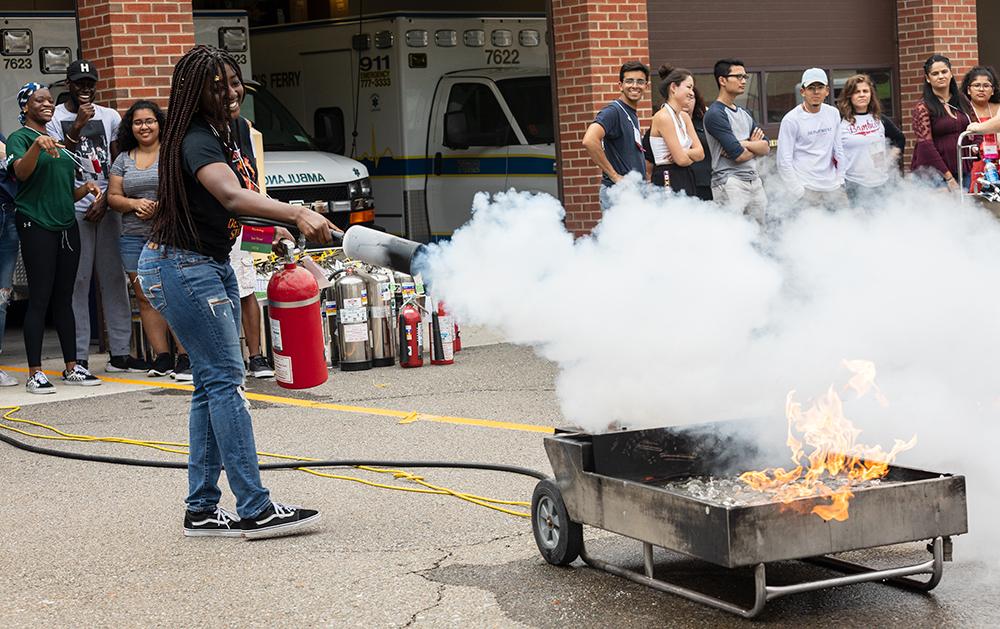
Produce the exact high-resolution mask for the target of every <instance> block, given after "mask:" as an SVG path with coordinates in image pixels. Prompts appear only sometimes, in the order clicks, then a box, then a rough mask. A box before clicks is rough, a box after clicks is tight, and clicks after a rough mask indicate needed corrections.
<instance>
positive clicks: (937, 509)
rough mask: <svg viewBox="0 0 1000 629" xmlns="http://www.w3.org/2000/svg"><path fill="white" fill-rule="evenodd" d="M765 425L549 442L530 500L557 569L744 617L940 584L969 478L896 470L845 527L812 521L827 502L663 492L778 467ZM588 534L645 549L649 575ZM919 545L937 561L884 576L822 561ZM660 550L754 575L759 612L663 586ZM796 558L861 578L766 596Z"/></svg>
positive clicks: (863, 496) (857, 494) (865, 494)
mask: <svg viewBox="0 0 1000 629" xmlns="http://www.w3.org/2000/svg"><path fill="white" fill-rule="evenodd" d="M769 424H770V425H771V426H773V425H774V423H773V422H769ZM764 426H765V424H755V423H754V422H714V423H710V424H700V425H695V426H687V427H675V428H656V429H651V430H636V431H622V432H614V433H608V434H603V435H590V434H585V433H562V434H557V435H555V436H552V437H547V438H546V439H545V449H546V452H547V454H548V456H549V461H550V462H551V464H552V469H553V471H554V473H555V478H554V480H553V481H542V482H541V483H539V486H538V487H537V488H536V490H535V496H534V497H533V500H532V524H533V528H534V531H535V537H536V541H537V542H538V544H539V549H540V550H541V551H542V554H543V556H545V558H546V559H547V560H549V561H550V563H556V564H560V565H565V564H568V563H570V562H572V561H573V560H574V559H575V558H576V556H577V555H579V556H580V557H581V558H582V559H583V560H584V561H585V562H586V563H587V564H588V565H590V566H592V567H595V568H599V569H602V570H605V571H608V572H611V573H613V574H617V575H619V576H623V577H625V578H628V579H631V580H633V581H637V582H639V583H643V584H645V585H649V586H651V587H654V588H656V589H659V590H662V591H667V592H671V593H674V594H679V595H681V596H685V597H687V598H690V599H693V600H697V601H699V602H702V603H705V604H708V605H712V606H713V607H717V608H719V609H724V610H726V611H730V612H733V613H737V614H740V615H742V616H745V617H752V616H755V615H757V614H758V613H759V612H760V611H761V609H763V607H764V604H765V603H766V602H767V601H768V600H771V599H773V598H777V597H779V596H784V595H787V594H791V593H796V592H804V591H810V590H816V589H821V588H826V587H834V586H838V585H846V584H849V583H859V582H863V581H886V580H888V581H891V582H893V583H895V584H897V585H904V586H907V587H912V588H917V589H923V590H929V589H931V588H933V587H934V586H936V585H937V582H938V581H939V580H940V578H941V572H942V562H943V561H944V555H945V552H946V550H950V537H951V536H952V535H959V534H962V533H965V532H967V530H968V520H967V513H966V492H965V478H964V477H963V476H958V475H951V474H939V473H934V472H927V471H923V470H917V469H911V468H907V467H901V466H892V467H890V471H889V473H888V475H887V477H886V478H885V479H883V483H882V484H880V485H878V486H874V487H865V488H860V489H857V490H855V491H854V497H853V498H852V499H851V502H850V513H849V517H848V519H847V520H845V521H842V522H838V521H824V520H823V519H822V518H820V517H818V516H816V515H813V514H811V510H812V508H813V506H815V505H817V504H825V503H827V502H828V500H827V499H823V498H803V499H799V500H795V501H793V502H791V503H788V504H782V503H766V504H759V505H753V506H724V505H721V504H715V503H712V502H708V501H706V500H702V499H698V498H695V497H692V496H689V495H684V494H681V493H679V492H675V491H670V490H669V489H666V488H664V487H663V486H662V485H663V484H664V483H666V482H668V481H671V480H677V479H684V478H689V477H693V476H717V477H720V476H732V475H735V474H738V473H739V472H742V471H746V470H749V469H762V468H766V467H771V466H773V465H774V463H775V461H773V460H771V461H768V460H767V455H766V454H765V453H763V452H761V451H760V449H759V447H758V446H757V445H756V444H757V443H759V442H761V441H760V440H759V439H756V438H751V435H759V434H761V432H762V431H763V430H765V428H764ZM778 428H781V427H780V426H778ZM775 436H776V437H777V439H778V440H777V441H776V443H782V442H783V441H784V433H783V432H781V433H779V434H778V435H775ZM765 442H766V441H765ZM779 464H780V462H779ZM582 524H586V525H588V526H593V527H597V528H601V529H605V530H607V531H611V532H614V533H618V534H620V535H624V536H627V537H631V538H633V539H636V540H639V541H641V542H642V544H643V556H644V564H645V574H642V573H638V572H634V571H632V570H628V569H626V568H622V567H619V566H615V565H612V564H609V563H607V562H604V561H602V560H600V559H597V558H595V557H591V556H590V555H588V554H587V552H586V548H585V546H584V543H583V535H582V526H580V525H582ZM553 535H554V537H553ZM918 540H932V544H931V546H930V548H931V551H932V558H931V559H930V560H928V561H926V562H924V563H920V564H917V565H913V566H903V567H899V568H892V569H888V570H875V569H870V568H867V567H865V566H860V565H857V564H850V563H847V562H844V561H840V560H836V559H832V558H825V557H824V556H825V555H828V554H832V553H839V552H845V551H851V550H860V549H865V548H873V547H878V546H886V545H890V544H898V543H903V542H912V541H918ZM654 546H660V547H662V548H666V549H669V550H673V551H677V552H680V553H684V554H686V555H689V556H691V557H694V558H696V559H700V560H703V561H707V562H711V563H713V564H716V565H719V566H723V567H726V568H737V567H741V566H754V567H755V581H756V584H755V591H756V596H755V603H754V605H753V607H751V608H742V607H738V606H736V605H733V604H731V603H728V602H726V601H723V600H720V599H716V598H714V597H709V596H707V595H704V594H701V593H698V592H694V591H692V590H688V589H686V588H683V587H680V586H677V585H673V584H671V583H669V582H666V581H663V580H661V579H656V578H654V576H653V565H652V549H653V547H654ZM567 559H568V561H567ZM789 559H803V560H810V561H815V562H817V563H823V564H824V565H826V566H828V567H833V568H836V569H839V570H841V571H844V572H850V573H852V574H851V575H850V576H842V577H836V578H832V579H823V580H820V581H812V582H807V583H802V584H796V585H791V586H780V587H779V586H769V585H767V582H766V569H765V566H766V564H768V563H771V562H776V561H783V560H789ZM915 574H929V575H931V576H930V579H929V580H927V581H918V580H916V579H912V578H910V577H911V576H912V575H915Z"/></svg>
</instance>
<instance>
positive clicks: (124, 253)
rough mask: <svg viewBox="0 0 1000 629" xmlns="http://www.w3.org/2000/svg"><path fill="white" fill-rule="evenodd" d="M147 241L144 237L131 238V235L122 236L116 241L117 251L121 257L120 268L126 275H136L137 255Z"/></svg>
mask: <svg viewBox="0 0 1000 629" xmlns="http://www.w3.org/2000/svg"><path fill="white" fill-rule="evenodd" d="M147 240H149V239H148V238H146V237H145V236H133V235H132V234H122V236H121V238H119V239H118V250H119V252H120V253H121V257H122V268H124V269H125V272H126V273H136V272H137V271H138V270H139V254H141V253H142V250H143V249H144V248H145V246H146V241H147Z"/></svg>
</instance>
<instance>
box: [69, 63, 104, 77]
mask: <svg viewBox="0 0 1000 629" xmlns="http://www.w3.org/2000/svg"><path fill="white" fill-rule="evenodd" d="M66 79H67V80H69V81H79V80H80V79H91V80H93V81H96V80H97V68H96V67H94V64H93V63H91V62H89V61H87V60H86V59H77V60H76V61H74V62H73V63H71V64H69V67H68V68H66Z"/></svg>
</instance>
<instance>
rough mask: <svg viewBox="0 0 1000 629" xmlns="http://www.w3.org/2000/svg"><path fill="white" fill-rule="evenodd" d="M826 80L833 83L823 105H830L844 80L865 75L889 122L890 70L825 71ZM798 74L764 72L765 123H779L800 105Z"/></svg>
mask: <svg viewBox="0 0 1000 629" xmlns="http://www.w3.org/2000/svg"><path fill="white" fill-rule="evenodd" d="M826 73H827V76H829V77H830V80H831V81H832V82H833V85H832V86H831V87H832V89H831V90H830V97H829V98H828V99H827V102H828V103H830V104H834V103H836V102H837V97H838V96H840V90H841V89H843V87H844V84H845V83H846V82H847V79H848V78H850V77H852V76H854V75H855V74H867V75H868V76H870V77H871V78H872V81H873V82H874V83H875V92H876V94H878V98H879V102H880V103H881V105H882V113H883V114H885V115H886V116H888V117H890V118H893V117H894V114H893V112H894V111H895V110H894V106H895V103H894V102H893V98H892V70H890V69H889V68H876V69H862V70H827V71H826ZM801 79H802V72H801V71H799V70H793V71H789V72H768V73H767V78H766V79H765V80H766V81H767V90H766V93H767V122H769V123H775V122H781V119H782V118H783V117H784V116H785V114H786V113H788V112H789V111H790V110H791V109H792V108H793V107H795V106H797V105H800V104H801V103H802V94H801V93H800V91H799V89H800V88H801V87H802V86H801V85H800V81H801Z"/></svg>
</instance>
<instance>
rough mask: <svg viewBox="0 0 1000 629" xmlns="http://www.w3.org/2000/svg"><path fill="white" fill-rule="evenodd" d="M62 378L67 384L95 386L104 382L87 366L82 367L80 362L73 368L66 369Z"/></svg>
mask: <svg viewBox="0 0 1000 629" xmlns="http://www.w3.org/2000/svg"><path fill="white" fill-rule="evenodd" d="M62 380H63V382H64V383H65V384H72V385H75V386H81V387H93V386H97V385H99V384H103V383H102V382H101V379H100V378H98V377H97V376H95V375H94V374H92V373H90V372H89V371H87V368H86V367H81V366H80V364H79V363H77V365H76V366H75V367H73V369H66V370H64V371H63V375H62Z"/></svg>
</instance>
